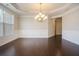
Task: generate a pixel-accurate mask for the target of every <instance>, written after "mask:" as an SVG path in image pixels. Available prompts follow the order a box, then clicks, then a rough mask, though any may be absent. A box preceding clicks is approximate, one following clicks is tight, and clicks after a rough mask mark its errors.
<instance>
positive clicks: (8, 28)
mask: <svg viewBox="0 0 79 59" xmlns="http://www.w3.org/2000/svg"><path fill="white" fill-rule="evenodd" d="M13 24H14V17H13V15H11V14H10V13H8V12H6V11H4V29H5V31H4V32H5V36H9V35H11V34H13V29H14V28H13Z"/></svg>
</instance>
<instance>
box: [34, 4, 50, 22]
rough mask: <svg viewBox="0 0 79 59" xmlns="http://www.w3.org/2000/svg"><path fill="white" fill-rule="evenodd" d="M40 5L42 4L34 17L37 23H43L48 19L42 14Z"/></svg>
mask: <svg viewBox="0 0 79 59" xmlns="http://www.w3.org/2000/svg"><path fill="white" fill-rule="evenodd" d="M41 5H42V3H40V11H39V13H38V14H37V15H36V16H35V19H36V20H37V21H39V22H42V21H44V20H46V19H47V18H48V17H47V16H46V15H45V14H43V13H42V10H41Z"/></svg>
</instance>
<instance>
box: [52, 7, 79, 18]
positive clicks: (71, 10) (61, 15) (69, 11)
mask: <svg viewBox="0 0 79 59" xmlns="http://www.w3.org/2000/svg"><path fill="white" fill-rule="evenodd" d="M78 8H79V6H77V7H75V8H72V9H70V10H68V11H66V12H64V13H63V14H59V15H56V16H52V17H51V18H57V17H63V16H64V15H66V14H68V13H71V12H73V11H75V10H77V9H78Z"/></svg>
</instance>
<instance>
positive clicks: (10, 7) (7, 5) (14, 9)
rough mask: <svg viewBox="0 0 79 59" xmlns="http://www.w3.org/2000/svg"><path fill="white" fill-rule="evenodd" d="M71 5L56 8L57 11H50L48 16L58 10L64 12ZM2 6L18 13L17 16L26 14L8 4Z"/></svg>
mask: <svg viewBox="0 0 79 59" xmlns="http://www.w3.org/2000/svg"><path fill="white" fill-rule="evenodd" d="M71 4H72V3H68V4H66V5H64V6H62V7H60V8H57V9H55V10H53V11H50V12H49V14H51V13H52V14H53V13H54V12H57V11H60V10H63V9H64V10H65V9H66V8H68V7H70V5H71ZM3 5H4V6H6V7H7V8H9V9H11V10H12V11H15V12H16V13H18V14H24V15H25V14H26V12H23V11H21V10H19V9H16V8H15V7H14V6H13V5H12V4H10V3H3Z"/></svg>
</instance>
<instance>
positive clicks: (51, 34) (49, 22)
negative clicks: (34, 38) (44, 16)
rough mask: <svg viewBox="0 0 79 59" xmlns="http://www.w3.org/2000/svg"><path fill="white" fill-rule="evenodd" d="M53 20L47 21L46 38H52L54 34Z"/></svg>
mask: <svg viewBox="0 0 79 59" xmlns="http://www.w3.org/2000/svg"><path fill="white" fill-rule="evenodd" d="M54 31H55V19H49V20H48V37H52V36H54V34H55V32H54Z"/></svg>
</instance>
